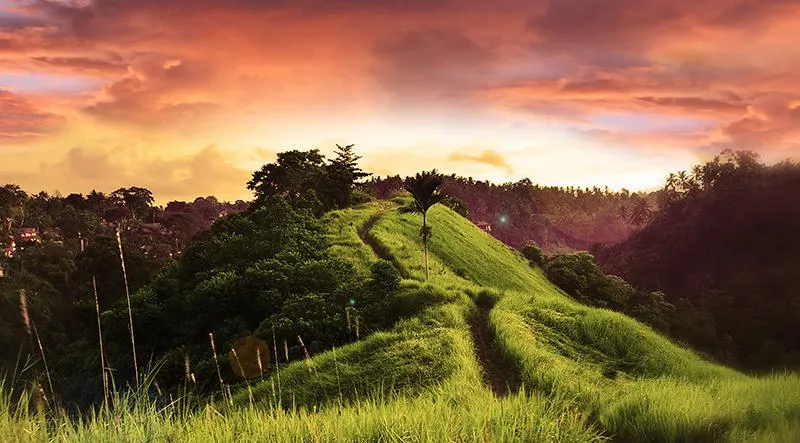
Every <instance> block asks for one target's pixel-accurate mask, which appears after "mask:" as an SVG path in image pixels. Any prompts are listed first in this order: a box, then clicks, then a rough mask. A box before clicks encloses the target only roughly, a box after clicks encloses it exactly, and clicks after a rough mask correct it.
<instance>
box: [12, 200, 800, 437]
mask: <svg viewBox="0 0 800 443" xmlns="http://www.w3.org/2000/svg"><path fill="white" fill-rule="evenodd" d="M395 207H396V205H395V204H393V203H391V202H385V201H382V202H373V203H370V204H367V205H364V206H361V207H358V208H352V209H348V210H344V211H338V212H334V213H331V214H329V215H327V216H326V222H327V223H328V226H329V239H330V241H331V243H332V244H333V247H332V250H333V251H334V253H336V254H337V255H339V256H341V257H343V258H345V259H347V260H349V261H351V262H352V263H354V265H355V266H356V268H357V270H358V272H359V273H363V274H364V275H366V274H367V273H368V271H369V266H370V264H371V263H372V262H373V261H374V260H376V259H377V257H376V253H377V254H379V255H381V256H383V257H385V258H388V259H390V260H391V261H392V262H393V263H395V265H396V266H398V267H399V268H400V270H401V273H402V274H403V275H404V276H407V277H408V278H407V279H405V280H404V281H403V282H402V287H401V291H400V292H399V294H398V295H397V297H398V298H399V299H401V301H402V302H403V303H404V305H405V306H408V309H407V315H406V316H405V317H404V318H403V319H401V320H399V321H398V322H397V323H396V324H395V325H394V326H393V327H392V328H391V329H390V330H388V331H384V332H378V333H375V334H372V335H370V336H368V337H365V338H362V339H361V340H360V341H357V342H355V343H352V344H349V345H346V346H343V347H341V348H337V349H335V350H331V351H328V352H325V353H322V354H319V355H316V356H313V357H312V358H311V359H309V360H306V361H301V362H295V363H291V364H289V365H279V366H278V367H277V370H273V371H272V372H271V373H270V375H269V376H268V378H266V379H265V380H264V381H261V382H259V383H254V384H252V385H251V386H248V387H246V386H241V389H240V390H239V392H238V393H237V394H236V395H235V396H234V397H233V398H232V400H231V402H230V403H225V404H218V405H216V406H213V405H208V406H206V408H205V409H204V410H202V411H201V412H199V413H198V412H192V411H190V410H189V409H188V408H182V407H180V403H179V404H178V405H168V406H164V405H161V404H157V403H156V402H155V401H139V402H135V403H133V404H131V405H130V407H124V405H121V406H120V407H116V408H114V409H113V410H106V411H104V412H101V413H99V415H97V417H96V418H93V419H89V420H88V421H85V422H76V421H74V420H68V419H66V418H63V417H51V420H50V421H49V422H48V421H47V420H44V419H43V417H42V416H40V415H38V414H36V413H30V412H26V411H22V410H19V409H17V410H15V409H14V408H13V407H12V405H11V404H10V401H9V399H8V398H5V399H3V398H0V435H6V436H11V438H12V439H13V440H15V441H41V440H47V439H59V440H61V439H66V440H75V441H97V440H105V441H111V440H120V439H124V440H128V441H146V440H148V441H155V440H157V441H166V440H170V441H205V440H212V439H215V440H218V441H219V440H222V441H227V440H237V441H238V440H242V441H312V440H313V441H603V440H608V439H611V440H614V441H748V440H753V441H798V438H800V376H798V375H797V374H774V375H772V376H768V377H750V376H747V375H745V374H741V373H739V372H736V371H734V370H731V369H728V368H725V367H723V366H720V365H717V364H714V363H712V362H708V361H705V360H703V359H702V358H701V357H700V356H698V355H697V354H696V353H694V352H692V351H691V350H688V349H685V348H682V347H681V346H679V345H677V344H675V343H673V342H672V341H670V340H669V339H667V338H665V337H663V336H661V335H659V334H658V333H656V332H655V331H653V330H652V329H650V328H649V327H647V326H645V325H643V324H641V323H639V322H637V321H635V320H632V319H630V318H628V317H625V316H623V315H621V314H618V313H614V312H611V311H607V310H603V309H594V308H589V307H586V306H583V305H580V304H578V303H576V302H575V301H573V300H571V299H570V298H569V297H567V296H566V295H565V294H564V293H563V292H562V291H560V290H559V289H558V288H556V287H555V286H553V285H552V284H551V283H550V282H548V281H547V280H546V279H545V278H544V277H543V275H542V273H541V272H540V271H539V270H538V269H533V268H531V267H530V266H529V265H528V263H527V261H526V260H525V259H524V258H522V257H521V256H520V255H519V254H518V253H516V252H515V251H513V250H511V249H509V248H508V247H506V246H505V245H503V244H502V243H500V242H498V241H496V240H495V239H493V238H492V237H490V236H489V235H487V234H486V233H484V232H483V231H481V230H480V229H478V228H476V227H475V226H473V225H472V224H471V223H469V222H468V221H467V220H465V219H464V218H462V217H460V216H459V215H457V214H456V213H454V212H453V211H451V210H449V209H447V208H444V207H435V208H433V209H432V210H431V211H430V212H429V222H430V223H431V225H432V227H433V238H432V239H431V243H430V253H431V257H430V265H431V278H430V280H429V281H428V282H423V281H422V280H423V279H424V269H423V255H422V248H421V244H420V240H419V226H420V223H421V217H419V216H414V215H400V214H398V213H397V212H396V211H395V210H394V208H395ZM362 239H363V240H366V243H365V242H364V241H362ZM482 322H484V323H485V324H482ZM484 329H485V330H486V331H488V335H489V337H488V339H489V346H490V347H492V348H493V349H492V350H495V351H498V352H499V354H500V355H499V356H492V355H491V353H489V354H487V353H486V352H482V351H486V349H483V347H485V344H483V345H482V344H480V343H482V340H479V339H482V338H484V337H481V332H482V331H483V330H484ZM476 343H478V345H477V349H476ZM489 372H492V373H494V374H489V375H494V376H502V377H504V379H512V378H516V379H519V380H521V381H522V385H521V386H513V387H512V389H510V392H509V393H508V394H507V395H499V394H498V393H496V392H493V387H492V386H491V384H488V383H486V379H487V373H489ZM497 372H500V374H498V373H497ZM495 391H496V390H495ZM132 400H134V399H133V398H123V399H121V401H132ZM112 422H113V423H114V425H113V426H110V425H109V423H112Z"/></svg>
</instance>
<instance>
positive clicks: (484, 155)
mask: <svg viewBox="0 0 800 443" xmlns="http://www.w3.org/2000/svg"><path fill="white" fill-rule="evenodd" d="M448 159H449V160H452V161H457V162H473V163H481V164H484V165H489V166H494V167H497V168H503V169H505V170H506V171H508V172H511V171H512V170H513V169H512V168H511V165H509V164H508V162H507V161H506V159H505V157H503V156H502V155H501V154H500V153H499V152H497V151H493V150H491V149H487V150H485V151H483V152H481V153H479V154H467V153H463V152H453V153H452V154H450V157H449V158H448Z"/></svg>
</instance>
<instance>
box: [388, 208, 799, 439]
mask: <svg viewBox="0 0 800 443" xmlns="http://www.w3.org/2000/svg"><path fill="white" fill-rule="evenodd" d="M429 221H430V223H431V225H432V226H433V233H434V236H433V238H432V240H431V243H430V250H431V271H432V272H431V279H430V282H431V284H434V285H437V286H440V287H443V288H450V290H454V289H455V288H464V287H466V288H472V290H473V291H476V290H479V289H480V288H481V287H484V288H485V287H489V288H494V289H496V290H500V295H499V296H496V298H498V303H497V304H496V305H495V307H494V309H493V310H492V312H491V313H490V318H489V322H490V325H489V326H490V328H491V329H492V330H493V331H494V333H495V340H496V343H497V345H498V346H499V347H500V348H501V350H502V351H503V352H504V353H505V354H506V357H507V359H508V360H509V361H512V362H514V363H515V366H516V368H517V370H518V371H519V372H520V375H521V378H522V380H523V381H524V383H525V385H526V386H527V388H528V389H529V390H535V391H536V392H539V393H541V394H542V395H545V396H547V397H548V398H550V399H551V400H553V402H554V403H559V402H563V403H564V404H565V408H571V407H574V406H573V405H577V406H578V407H579V409H580V410H581V412H583V413H584V414H586V416H587V417H590V418H591V420H592V422H594V423H595V424H596V425H597V426H598V427H599V428H601V429H603V430H604V431H605V432H604V433H605V434H606V435H608V436H612V437H614V438H617V439H621V440H623V441H745V440H756V441H800V375H798V374H775V375H772V376H768V377H750V376H747V375H744V374H741V373H739V372H737V371H734V370H732V369H729V368H726V367H724V366H721V365H718V364H715V363H713V362H709V361H706V360H704V359H703V358H701V357H700V356H699V355H698V354H696V353H694V352H692V351H690V350H688V349H686V348H684V347H682V346H680V345H678V344H676V343H674V342H673V341H671V340H669V339H667V338H666V337H664V336H662V335H660V334H658V333H657V332H655V331H654V330H652V329H651V328H649V327H648V326H646V325H643V324H641V323H640V322H638V321H636V320H633V319H631V318H629V317H626V316H624V315H622V314H619V313H615V312H611V311H608V310H605V309H596V308H590V307H587V306H583V305H581V304H579V303H577V302H575V301H573V300H572V299H570V298H569V297H567V296H566V295H565V294H564V293H563V291H561V290H560V289H558V288H556V287H555V286H553V285H552V284H551V283H550V282H549V281H547V279H546V278H544V276H543V275H542V273H541V271H540V270H538V269H532V268H531V267H530V266H528V264H527V263H526V262H525V261H524V259H522V258H521V257H520V256H519V255H518V254H517V253H516V252H515V251H511V250H509V249H508V248H507V247H506V246H504V245H502V244H500V243H499V242H497V241H496V240H494V239H493V238H491V237H489V236H488V235H487V234H485V233H484V232H482V231H481V230H479V229H477V228H476V227H474V226H472V225H471V224H470V223H469V222H467V221H466V220H464V219H463V218H461V217H459V216H457V215H456V214H455V213H453V212H452V211H450V210H449V209H447V208H443V207H436V208H435V209H434V210H432V211H431V212H430V213H429ZM420 222H421V217H419V216H413V215H412V216H407V215H403V216H401V215H398V214H396V213H392V212H389V213H387V215H386V216H385V217H384V218H383V219H381V221H379V222H378V223H377V224H376V226H375V228H374V233H375V236H376V238H377V240H378V241H380V242H382V243H383V244H385V245H386V246H387V248H388V249H389V250H390V251H391V252H392V253H393V254H395V255H396V256H397V257H398V258H399V260H400V261H401V262H403V263H405V264H406V266H407V268H408V270H409V271H410V272H411V274H412V275H413V276H414V277H415V278H418V279H421V278H423V275H424V270H423V265H422V263H423V261H422V252H421V248H420V247H419V240H418V230H419V224H420ZM462 277H463V278H462Z"/></svg>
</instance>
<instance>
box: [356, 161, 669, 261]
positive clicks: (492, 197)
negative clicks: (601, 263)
mask: <svg viewBox="0 0 800 443" xmlns="http://www.w3.org/2000/svg"><path fill="white" fill-rule="evenodd" d="M365 186H366V188H367V189H369V190H370V192H371V193H373V194H374V195H376V196H377V197H378V198H388V197H390V196H392V195H394V194H396V193H398V192H400V191H402V190H403V187H404V181H403V179H402V178H401V177H400V176H392V177H384V178H374V179H372V180H370V181H368V182H367V183H366V184H365ZM441 191H442V193H443V194H445V195H447V196H448V201H447V202H446V203H445V204H447V205H448V206H450V207H451V208H452V209H453V210H455V211H456V212H458V213H459V214H461V215H464V216H465V217H467V218H468V219H469V220H470V221H472V222H473V223H476V224H478V225H479V226H483V227H484V228H486V229H488V230H490V232H491V234H492V235H493V236H494V237H496V238H497V239H499V240H501V241H503V242H504V243H506V244H508V245H511V246H513V247H515V248H522V247H523V246H524V245H525V244H527V243H529V242H535V243H536V244H538V245H540V246H541V247H542V248H543V249H545V250H546V251H548V252H564V251H573V250H581V249H588V248H589V247H590V246H591V245H592V244H594V243H606V244H608V243H615V242H618V241H621V240H623V239H625V238H627V236H628V235H629V234H630V233H631V232H632V231H633V230H634V229H635V228H636V227H637V226H639V225H641V224H643V223H644V222H646V221H647V220H648V219H649V218H650V216H651V215H652V211H653V209H652V207H654V206H655V195H653V194H638V193H631V192H629V191H627V190H622V191H620V192H612V191H609V190H608V189H600V188H596V187H595V188H592V189H588V188H573V187H568V188H559V187H550V186H540V185H536V184H533V183H532V182H531V181H530V180H528V179H524V180H520V181H518V182H516V183H504V184H501V185H497V184H493V183H490V182H487V181H475V180H473V179H472V178H464V177H459V176H456V175H449V176H444V177H443V181H442V186H441Z"/></svg>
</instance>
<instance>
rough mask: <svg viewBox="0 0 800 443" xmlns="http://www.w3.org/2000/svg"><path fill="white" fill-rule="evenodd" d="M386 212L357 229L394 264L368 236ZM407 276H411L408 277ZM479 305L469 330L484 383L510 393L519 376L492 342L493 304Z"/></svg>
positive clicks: (379, 254)
mask: <svg viewBox="0 0 800 443" xmlns="http://www.w3.org/2000/svg"><path fill="white" fill-rule="evenodd" d="M385 214H386V211H382V212H379V213H377V214H374V215H372V216H371V217H370V218H369V219H368V220H367V221H366V223H364V225H363V226H361V228H360V229H358V237H359V238H360V239H361V241H362V242H364V244H366V245H367V246H369V247H370V249H372V252H373V253H374V254H375V256H376V257H378V258H381V259H384V260H388V261H390V262H392V263H394V257H392V255H391V254H390V253H389V252H388V251H386V250H385V249H384V248H382V247H380V246H379V245H377V244H376V243H375V242H373V241H372V238H371V237H370V236H369V231H370V230H371V229H372V227H373V226H375V223H377V222H378V220H380V219H381V217H383V216H384V215H385ZM401 271H402V270H401ZM404 277H405V278H408V276H404ZM476 304H477V306H478V312H477V313H475V315H473V316H472V318H471V319H470V321H469V329H470V335H471V336H472V342H473V343H474V346H475V354H476V356H477V358H478V364H479V365H480V367H481V372H482V374H483V382H484V383H485V384H486V386H488V387H489V388H490V389H491V390H492V392H493V393H494V394H495V395H496V396H498V397H503V396H506V395H508V394H509V393H511V392H517V391H518V390H519V385H520V383H519V379H518V377H517V376H516V375H515V374H514V373H513V372H511V371H508V370H507V367H508V365H507V364H505V363H504V361H503V357H502V356H501V355H500V353H499V352H498V350H497V349H496V347H495V346H494V344H493V343H492V334H491V332H490V331H489V327H488V321H489V311H490V310H491V309H492V306H491V303H489V302H488V301H484V300H478V301H477V303H476Z"/></svg>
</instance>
